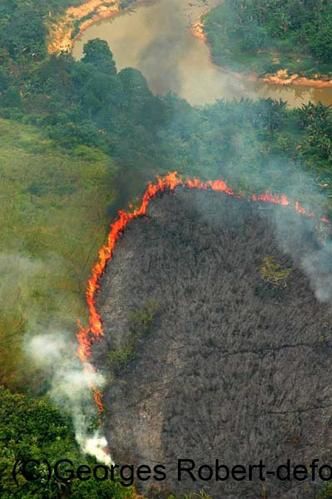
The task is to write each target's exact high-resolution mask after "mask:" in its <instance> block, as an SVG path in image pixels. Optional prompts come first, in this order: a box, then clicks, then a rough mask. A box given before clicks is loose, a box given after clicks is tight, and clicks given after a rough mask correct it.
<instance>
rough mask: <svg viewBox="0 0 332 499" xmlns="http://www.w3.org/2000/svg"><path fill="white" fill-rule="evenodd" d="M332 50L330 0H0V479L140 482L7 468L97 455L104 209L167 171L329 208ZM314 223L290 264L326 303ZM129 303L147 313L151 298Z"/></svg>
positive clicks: (1, 489)
mask: <svg viewBox="0 0 332 499" xmlns="http://www.w3.org/2000/svg"><path fill="white" fill-rule="evenodd" d="M110 3H111V4H112V5H110ZM97 21H98V22H97ZM65 43H66V44H67V49H66V50H63V47H64V45H65ZM331 53H332V3H331V2H330V1H328V0H272V1H271V0H269V1H267V0H224V1H222V2H217V1H215V2H214V1H211V2H210V1H205V0H194V1H193V2H192V3H191V2H188V1H187V0H167V1H165V0H151V1H147V2H141V1H139V0H138V1H137V2H136V1H135V0H119V1H114V2H113V3H112V2H107V1H102V0H86V1H84V0H25V1H24V2H22V1H21V0H1V4H0V175H1V183H0V197H1V203H0V210H1V220H2V230H1V235H0V248H1V252H0V268H1V274H2V279H1V287H0V300H1V301H0V309H1V312H0V336H1V348H0V366H1V368H0V428H1V431H0V433H1V435H2V438H1V439H0V474H1V480H0V496H1V497H3V498H4V499H7V498H8V499H9V498H12V497H17V498H21V497H22V498H29V499H37V498H40V497H45V498H46V497H47V498H53V497H54V498H56V497H73V498H85V497H86V498H89V499H90V498H94V497H96V498H97V497H98V498H99V497H105V498H109V497H114V498H119V499H120V498H121V499H122V498H123V499H124V498H135V497H137V495H136V492H135V488H134V487H124V486H123V485H122V484H121V483H120V481H119V480H117V481H115V482H113V481H105V482H98V481H86V482H85V481H80V480H77V479H74V478H73V479H70V480H68V481H67V482H66V483H65V484H63V483H60V482H59V480H57V479H56V478H55V477H52V479H51V480H50V481H49V483H47V485H45V484H44V483H43V480H41V481H40V480H37V481H32V482H29V481H26V480H24V479H23V478H22V476H20V478H19V480H18V486H17V485H15V483H14V482H13V479H12V474H11V472H12V467H13V464H14V463H15V462H16V461H17V460H20V462H21V461H22V462H23V461H24V460H27V459H30V458H31V459H37V460H39V459H41V458H46V459H48V460H50V461H51V462H54V461H56V460H57V459H60V458H63V457H68V458H70V459H72V460H73V461H74V462H75V463H78V464H83V463H87V464H89V465H91V466H92V465H94V464H96V463H97V462H98V461H99V462H100V461H104V462H109V459H110V457H109V454H108V451H107V449H106V447H105V444H106V443H107V442H106V440H105V438H106V437H107V438H109V436H108V434H107V428H108V427H107V413H105V414H104V416H100V417H98V414H97V410H96V405H95V402H94V400H93V396H92V393H91V389H90V388H91V385H93V386H95V387H98V388H99V389H100V390H101V392H102V391H103V389H105V390H106V388H105V387H107V390H108V389H109V386H110V385H109V383H110V380H109V373H110V372H112V369H114V355H113V357H112V355H111V354H110V358H109V359H108V362H109V363H110V364H109V365H108V367H107V368H105V369H99V370H96V371H95V370H90V371H89V369H90V367H91V365H90V364H89V366H85V369H84V368H83V366H82V363H81V362H80V360H79V358H78V356H77V338H76V334H77V331H78V329H79V326H78V325H77V323H78V322H79V323H80V324H82V325H83V326H87V324H88V321H89V311H88V309H87V305H86V285H87V281H88V279H89V277H90V275H91V269H92V267H93V264H94V263H95V262H96V259H97V257H98V251H99V248H100V247H101V246H102V244H103V243H104V242H105V241H106V238H107V235H108V231H109V225H110V223H111V222H112V221H113V220H114V219H115V218H116V215H117V210H118V209H127V208H128V206H129V205H130V204H133V206H134V207H135V206H138V205H139V200H140V197H141V195H142V193H143V192H144V189H145V187H146V184H147V183H148V182H150V181H153V179H154V178H155V177H156V176H157V175H165V174H166V173H167V172H170V171H177V172H179V175H181V176H183V177H184V178H185V177H186V176H190V177H199V178H200V179H202V180H203V181H204V180H215V179H223V180H225V181H226V182H227V184H228V185H229V186H230V188H231V189H233V190H234V191H235V192H236V193H239V194H240V195H241V196H242V197H244V198H250V197H251V196H253V195H254V194H258V193H265V192H273V193H274V194H276V195H278V196H281V195H283V194H284V195H286V196H288V198H289V199H290V200H294V201H300V202H301V206H303V209H305V210H306V211H307V212H309V213H314V214H315V217H316V219H317V220H319V219H321V218H322V217H323V218H324V220H326V218H331V217H332V204H331V199H332V161H331V160H332V111H331V104H332V63H331ZM129 66H133V67H129ZM166 218H167V217H166ZM326 227H327V226H326V223H325V222H322V223H320V224H319V225H318V235H317V240H316V239H315V241H316V243H317V248H318V249H319V250H320V249H322V251H321V252H319V251H317V255H318V254H319V255H318V256H317V255H316V253H315V258H316V256H317V258H316V259H311V260H310V258H309V260H306V264H305V265H304V264H303V265H302V264H301V265H302V267H301V269H302V270H301V271H303V272H304V275H305V276H306V277H305V278H302V277H301V279H307V280H308V281H306V282H307V283H309V284H310V286H311V287H310V286H309V284H308V289H309V288H310V289H311V293H312V295H310V296H311V298H310V299H312V300H314V299H316V300H317V303H319V304H320V301H319V300H321V298H322V296H323V295H324V297H326V299H325V298H324V300H323V302H324V304H325V305H324V306H326V307H328V305H326V303H327V304H329V303H330V291H331V290H330V288H329V282H330V281H329V279H330V272H331V263H330V262H331V257H332V255H331V241H330V233H329V230H328V229H327V228H326ZM129 230H130V229H129ZM177 230H178V229H177ZM315 237H316V236H315ZM316 243H315V244H316ZM188 244H192V243H188ZM320 245H322V246H320ZM317 248H316V249H317ZM287 254H289V253H287ZM266 256H269V255H266ZM322 262H323V263H322ZM270 263H271V262H270ZM282 263H284V262H282ZM317 268H318V269H319V270H320V271H319V272H317ZM322 269H323V270H322ZM269 270H270V271H271V267H269ZM278 270H279V271H280V269H279V268H277V269H276V268H275V267H273V265H272V273H273V272H274V271H277V272H278ZM256 271H257V272H258V274H257V275H260V274H259V269H258V270H257V269H256ZM253 272H254V270H253ZM263 274H264V272H263ZM317 276H318V277H317ZM320 278H321V279H322V280H320ZM262 279H263V281H264V275H263V277H262ZM318 281H319V282H318ZM301 282H302V281H301ZM270 284H271V283H270ZM270 284H269V285H270ZM272 284H273V283H272ZM274 284H275V283H274ZM263 287H264V286H263ZM267 287H268V286H267ZM272 288H273V285H272ZM264 289H265V287H264ZM273 289H274V288H273ZM292 289H293V288H292ZM294 289H295V288H294ZM322 289H323V292H322V293H321V290H322ZM317 290H318V291H317ZM268 292H269V291H268ZM277 292H278V293H279V292H280V289H279V288H278V290H277ZM292 303H293V302H292ZM303 303H304V302H303ZM141 305H142V304H141ZM303 306H305V304H303ZM314 306H317V307H319V306H320V305H314ZM324 310H325V309H324ZM135 312H136V314H137V315H136V319H137V320H138V322H139V324H138V325H137V324H136V327H137V328H138V329H140V328H141V329H142V327H143V329H144V323H145V322H144V321H146V320H147V317H146V314H147V315H148V316H149V313H150V312H151V310H150V309H149V308H148V309H147V308H146V304H145V305H144V304H143V305H142V308H141V309H140V310H136V309H135ZM152 315H153V314H152ZM327 315H328V314H327ZM136 319H135V320H136ZM151 320H152V319H151ZM140 321H141V322H140ZM134 322H135V321H134ZM142 323H143V326H142ZM153 324H154V323H153ZM324 327H325V326H324ZM162 330H163V328H162V327H160V331H162ZM329 330H330V329H328V328H327V331H325V329H324V335H323V333H322V335H323V336H324V338H323V339H322V340H321V341H322V342H323V344H324V345H325V344H329V341H331V339H330V333H329ZM318 336H319V335H318ZM317 341H318V340H317ZM326 352H327V350H324V352H323V355H326ZM120 353H121V355H122V357H121V355H120V357H121V358H120V361H119V358H117V359H116V362H120V365H121V366H122V367H121V368H124V369H125V368H127V367H128V366H129V367H130V366H131V367H133V366H134V367H133V368H134V369H135V359H133V358H132V357H131V356H130V355H126V352H125V353H124V352H123V351H122V352H120ZM131 353H132V352H131ZM127 354H128V352H127ZM112 362H113V367H112ZM121 362H122V364H121ZM131 362H132V363H131ZM156 362H157V359H156ZM110 366H111V367H110ZM317 372H318V371H317ZM328 389H329V385H328V384H327V388H326V390H328ZM324 397H325V399H326V400H327V395H326V393H325V392H324V394H323V393H322V394H321V398H322V399H323V398H324ZM325 399H324V400H325ZM328 416H329V417H330V416H332V415H331V414H329V413H327V416H326V417H327V419H328ZM105 428H106V430H105ZM105 435H106V436H105ZM108 444H109V441H108ZM299 445H300V443H299ZM111 451H112V449H111ZM40 473H41V474H43V473H44V475H45V473H46V472H45V470H43V469H41V471H40ZM44 478H45V476H44ZM173 492H174V493H175V496H174V495H172V493H173ZM193 492H194V491H193ZM315 493H316V492H315ZM165 494H166V493H165ZM167 494H168V495H164V496H163V497H167V498H172V497H178V496H176V491H174V490H169V491H167ZM151 497H152V496H151ZM194 497H196V496H194ZM202 497H204V496H202ZM213 497H214V496H213ZM215 497H217V496H215ZM230 497H232V499H233V498H234V497H235V496H230ZM248 497H249V496H248ZM285 497H286V496H285ZM315 497H317V498H319V499H328V498H331V497H332V489H331V485H326V484H323V483H319V484H318V485H317V494H316V496H315ZM227 499H228V498H227ZM241 499H242V498H241Z"/></svg>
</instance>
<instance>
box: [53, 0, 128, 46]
mask: <svg viewBox="0 0 332 499" xmlns="http://www.w3.org/2000/svg"><path fill="white" fill-rule="evenodd" d="M121 3H122V2H121V0H111V1H109V0H87V1H86V2H85V3H83V4H82V5H80V6H78V7H69V8H68V9H67V10H66V13H65V15H64V16H63V17H62V18H61V19H60V20H59V22H57V23H54V24H53V25H51V27H50V31H49V42H48V46H47V49H48V53H49V54H60V53H63V52H67V53H70V52H71V51H72V49H73V46H74V43H75V40H76V39H78V38H79V37H80V36H81V35H82V33H84V31H86V30H87V29H88V28H89V27H90V26H92V25H93V24H95V23H96V22H98V21H102V20H103V19H109V18H111V17H113V16H116V15H117V14H119V13H120V11H121V10H122V7H121ZM127 3H130V2H127Z"/></svg>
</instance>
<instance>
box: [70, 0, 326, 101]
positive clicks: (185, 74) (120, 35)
mask: <svg viewBox="0 0 332 499" xmlns="http://www.w3.org/2000/svg"><path fill="white" fill-rule="evenodd" d="M218 3H220V0H206V1H205V0H148V1H146V2H143V3H140V4H138V5H136V6H134V7H132V8H131V9H129V10H126V11H124V12H123V13H122V14H120V15H118V16H116V17H114V18H112V19H108V20H107V19H106V20H103V21H100V22H98V23H96V24H94V25H92V26H90V27H89V28H88V29H87V30H86V31H84V32H83V33H82V35H81V36H80V37H79V39H78V40H77V41H76V42H75V44H74V48H73V56H74V57H75V58H76V59H79V58H80V57H81V56H82V51H83V46H84V44H85V43H86V42H87V41H88V40H91V39H94V38H101V39H103V40H106V41H107V42H108V43H109V45H110V47H111V50H112V52H113V54H114V58H115V60H116V63H117V67H118V69H123V68H125V67H134V68H137V69H139V70H140V71H142V73H143V74H144V76H145V77H146V79H147V81H148V83H149V86H150V88H151V90H152V91H153V92H154V93H156V94H160V95H162V94H165V93H167V92H174V93H176V94H177V95H179V96H181V97H183V98H184V99H186V100H188V101H189V102H190V103H191V104H193V105H203V104H208V103H212V102H214V101H216V100H217V99H227V100H233V99H240V98H252V99H257V98H268V97H271V98H274V99H283V100H285V101H286V102H287V103H288V105H289V106H291V107H295V106H300V105H301V104H304V103H308V102H309V101H312V102H316V103H317V102H319V101H320V102H322V103H324V104H332V88H325V89H315V88H307V87H296V86H281V85H271V84H267V83H262V82H259V81H257V80H255V79H254V78H250V77H248V75H239V74H236V73H233V72H231V71H228V70H226V69H225V68H221V67H219V66H217V65H215V64H214V63H213V62H212V60H211V55H210V49H209V47H208V46H207V44H206V43H205V42H204V40H203V39H200V38H198V37H195V36H193V34H192V30H191V26H192V25H193V24H194V23H196V22H197V21H199V19H200V17H201V15H202V14H204V13H205V12H207V11H208V10H209V9H211V8H213V7H214V6H215V5H217V4H218Z"/></svg>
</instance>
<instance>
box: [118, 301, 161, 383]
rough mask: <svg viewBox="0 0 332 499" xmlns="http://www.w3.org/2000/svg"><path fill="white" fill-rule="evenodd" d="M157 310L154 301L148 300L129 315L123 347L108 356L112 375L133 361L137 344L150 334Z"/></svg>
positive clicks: (157, 306) (156, 304)
mask: <svg viewBox="0 0 332 499" xmlns="http://www.w3.org/2000/svg"><path fill="white" fill-rule="evenodd" d="M159 308H160V307H159V305H158V303H156V302H155V301H154V300H148V301H147V302H146V303H145V304H144V305H143V306H142V307H140V308H138V309H136V310H134V311H133V312H132V313H131V314H130V315H129V320H128V322H129V332H128V334H127V335H126V338H125V340H124V341H125V345H124V346H122V347H121V348H119V349H116V350H113V351H111V352H110V353H109V355H108V361H109V367H110V369H111V372H112V373H113V374H115V375H118V374H120V372H121V370H122V369H124V368H125V367H126V366H127V365H128V364H129V362H130V361H132V360H134V359H135V357H136V355H135V352H136V351H137V347H138V343H139V341H140V340H142V339H144V338H145V337H147V336H148V335H149V334H150V333H151V332H152V328H153V325H154V323H155V319H156V317H157V314H158V312H159Z"/></svg>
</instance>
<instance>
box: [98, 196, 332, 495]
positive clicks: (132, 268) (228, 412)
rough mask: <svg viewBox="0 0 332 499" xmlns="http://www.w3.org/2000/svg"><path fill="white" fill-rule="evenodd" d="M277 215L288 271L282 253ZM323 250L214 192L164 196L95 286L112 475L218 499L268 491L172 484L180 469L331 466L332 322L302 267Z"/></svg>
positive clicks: (274, 209)
mask: <svg viewBox="0 0 332 499" xmlns="http://www.w3.org/2000/svg"><path fill="white" fill-rule="evenodd" d="M278 214H279V215H282V216H287V217H288V219H287V224H285V227H286V228H287V230H288V233H289V235H290V236H291V238H292V245H293V247H294V248H295V249H296V251H297V257H296V260H294V259H293V258H291V257H289V256H286V255H285V254H284V253H283V252H282V251H281V249H280V244H279V243H278V242H277V239H276V236H275V231H274V229H273V222H272V220H273V218H274V217H275V216H276V215H278ZM295 225H296V227H298V226H299V225H300V227H301V229H300V230H295ZM286 232H287V231H286ZM318 244H319V243H318V242H317V240H316V236H315V235H314V232H313V222H312V221H310V220H308V219H305V218H304V217H301V216H299V215H297V214H295V213H293V212H292V211H291V210H289V209H287V208H283V207H279V206H268V207H267V206H266V205H265V206H263V205H260V204H259V203H250V202H247V201H245V200H238V199H234V198H231V197H227V196H226V195H224V194H221V193H216V192H209V191H207V192H203V191H188V190H185V189H177V190H176V192H175V193H173V194H164V195H163V196H162V197H159V198H156V199H155V200H153V201H152V202H151V204H150V207H149V214H148V216H146V217H143V218H139V219H137V220H134V221H133V222H132V223H131V224H130V225H129V226H128V229H127V230H126V232H125V234H124V236H123V238H122V240H121V241H119V243H118V246H117V248H116V251H115V255H114V257H113V259H112V261H111V263H110V264H109V265H108V267H107V270H106V272H105V274H104V276H103V278H102V281H101V290H100V292H99V293H98V296H97V306H98V309H99V311H100V313H101V316H102V319H103V325H104V332H105V336H104V338H103V339H102V340H101V341H100V342H98V343H96V345H95V347H94V358H95V363H96V365H97V366H98V368H99V369H100V370H102V371H103V372H105V373H106V375H108V374H109V373H111V372H112V376H111V377H112V380H111V382H110V384H109V386H108V388H107V389H106V391H105V396H104V403H105V405H106V421H107V424H106V432H107V437H108V440H109V444H110V449H111V451H112V454H113V457H114V458H115V460H116V461H117V462H122V463H134V464H150V465H152V466H153V465H155V464H156V463H164V464H165V465H166V467H167V476H168V480H167V481H166V482H162V483H159V484H158V483H156V484H154V485H156V486H159V487H161V488H164V489H165V490H166V489H167V490H172V491H174V492H176V494H181V493H184V492H188V491H191V492H192V491H195V490H200V489H202V488H204V489H205V490H206V491H207V492H208V493H209V494H210V495H211V496H212V497H213V498H216V499H220V498H222V499H239V498H241V499H245V498H248V499H249V498H255V499H258V498H259V497H264V496H262V494H263V491H264V489H263V487H262V483H260V482H259V481H257V480H256V481H255V482H252V483H250V482H247V481H243V482H234V481H233V480H229V481H226V482H218V483H216V482H214V481H210V482H204V481H199V482H195V483H194V482H192V481H191V480H190V479H188V480H184V481H182V482H181V483H179V482H178V481H177V476H176V471H175V469H176V465H177V460H178V458H190V459H193V460H194V461H195V462H196V463H197V464H198V465H200V464H204V463H208V464H213V463H214V462H215V460H216V459H217V458H218V459H219V460H220V462H224V463H226V464H227V465H229V466H233V465H235V464H249V463H252V464H255V463H259V461H260V459H262V460H263V461H264V463H265V464H266V466H267V467H268V468H269V469H273V468H274V467H276V466H277V465H278V464H281V463H285V462H287V459H291V460H292V461H294V462H295V463H298V464H310V462H311V461H312V459H314V458H319V459H321V460H322V461H323V462H331V458H332V452H331V448H330V442H331V437H332V425H331V423H332V365H331V352H332V339H331V332H330V331H331V319H332V312H331V306H330V305H328V304H320V303H319V302H318V301H317V300H316V298H315V295H314V293H313V291H312V290H311V288H310V284H309V281H308V279H307V277H306V276H305V275H304V273H303V272H302V270H301V267H300V264H299V261H300V258H301V254H302V253H303V252H304V251H309V249H310V248H314V247H316V246H317V245H318ZM269 273H272V277H271V276H269ZM143 485H144V484H143ZM137 486H138V487H139V488H140V487H142V483H138V484H137ZM150 486H151V482H147V483H146V484H145V485H144V487H143V490H144V492H145V494H147V497H152V492H151V490H150V491H149V487H150ZM265 488H266V490H267V493H268V495H267V497H268V498H269V499H270V498H272V499H281V498H285V499H286V498H287V499H291V498H292V499H296V498H298V499H300V498H301V499H309V498H310V499H312V498H313V497H314V490H316V489H317V485H316V488H315V487H313V486H312V484H310V483H307V482H297V483H295V482H288V481H284V482H281V481H277V480H274V479H269V480H268V481H267V482H265ZM158 497H162V495H160V496H158Z"/></svg>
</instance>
